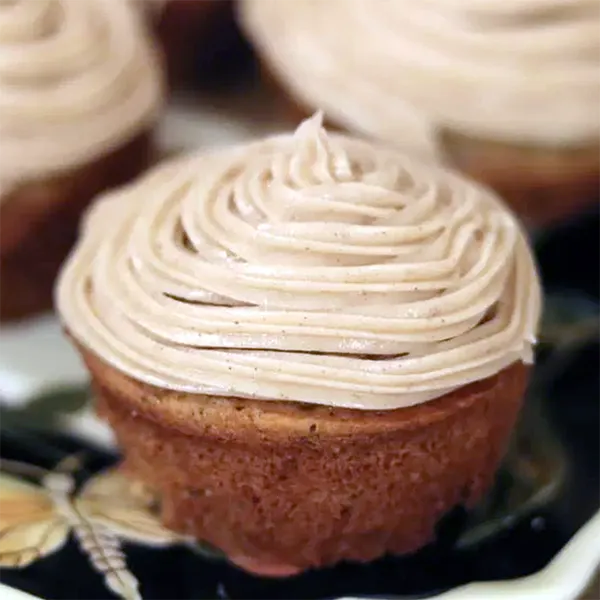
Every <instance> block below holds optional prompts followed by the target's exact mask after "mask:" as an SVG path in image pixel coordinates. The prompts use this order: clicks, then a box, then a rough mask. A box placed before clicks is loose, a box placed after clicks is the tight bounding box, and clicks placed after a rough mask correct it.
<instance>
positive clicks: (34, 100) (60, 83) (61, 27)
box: [0, 0, 162, 197]
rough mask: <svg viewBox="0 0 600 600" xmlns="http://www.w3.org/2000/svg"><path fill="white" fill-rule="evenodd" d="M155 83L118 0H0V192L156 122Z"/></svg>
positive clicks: (145, 50) (142, 40)
mask: <svg viewBox="0 0 600 600" xmlns="http://www.w3.org/2000/svg"><path fill="white" fill-rule="evenodd" d="M161 87H162V84H161V75H160V69H159V65H158V60H157V56H156V55H155V52H154V51H153V50H152V48H151V45H150V43H149V41H148V39H147V37H146V32H145V31H144V29H143V25H142V23H141V18H140V16H139V15H138V14H137V11H135V10H133V9H132V7H131V6H130V4H129V3H128V2H126V1H125V0H81V1H79V0H10V1H5V0H0V156H2V160H1V161H0V192H6V191H7V188H10V187H11V186H13V185H15V184H17V183H18V182H20V181H22V180H26V179H31V178H37V177H44V176H47V175H49V174H52V173H54V172H60V171H62V170H65V169H69V168H71V167H75V166H79V165H81V164H85V163H86V162H88V161H91V160H93V159H95V158H96V157H98V156H101V155H102V154H104V153H106V152H109V151H110V150H112V149H113V148H114V147H115V145H117V144H120V143H123V142H126V141H128V140H129V139H130V138H132V137H134V136H135V135H136V134H138V133H139V132H140V131H142V130H143V129H144V128H145V127H147V126H149V125H150V124H151V123H152V121H153V120H154V119H155V117H156V112H157V109H158V108H159V105H160V103H161V100H162V90H161ZM1 196H2V194H1V193H0V197H1Z"/></svg>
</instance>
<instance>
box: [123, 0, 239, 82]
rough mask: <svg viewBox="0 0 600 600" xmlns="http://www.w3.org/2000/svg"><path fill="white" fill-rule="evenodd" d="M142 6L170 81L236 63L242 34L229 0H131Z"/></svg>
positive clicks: (190, 79)
mask: <svg viewBox="0 0 600 600" xmlns="http://www.w3.org/2000/svg"><path fill="white" fill-rule="evenodd" d="M130 1H131V2H134V3H135V4H137V5H139V6H140V7H142V8H143V9H145V11H146V14H147V15H148V16H149V18H150V19H151V21H152V22H153V23H154V27H155V31H156V33H157V36H158V39H159V40H160V43H161V46H162V49H163V51H164V55H165V59H166V65H167V72H168V75H169V79H170V81H171V82H172V83H173V84H175V85H177V84H181V83H184V84H185V83H190V82H193V81H194V80H195V79H197V78H198V77H207V76H210V78H211V79H212V78H213V76H214V75H215V74H216V73H218V72H219V71H223V70H224V71H228V70H230V69H232V68H233V66H235V63H236V62H237V58H238V57H239V55H240V54H241V55H244V54H245V53H246V52H245V48H244V50H242V49H241V47H242V44H241V39H242V38H241V36H240V35H239V31H238V29H237V26H236V23H235V20H234V18H233V9H232V6H233V2H232V0H130Z"/></svg>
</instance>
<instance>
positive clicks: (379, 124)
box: [240, 0, 600, 225]
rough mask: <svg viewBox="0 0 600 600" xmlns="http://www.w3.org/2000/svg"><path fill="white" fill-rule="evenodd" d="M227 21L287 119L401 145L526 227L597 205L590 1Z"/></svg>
mask: <svg viewBox="0 0 600 600" xmlns="http://www.w3.org/2000/svg"><path fill="white" fill-rule="evenodd" d="M240 18H241V23H242V25H243V27H244V29H245V31H246V32H247V34H248V36H249V38H250V39H251V41H252V42H253V43H254V46H255V47H256V49H257V52H258V55H259V57H260V60H261V61H262V62H263V63H264V65H265V70H266V71H268V73H269V76H270V77H272V78H273V79H274V80H275V81H276V82H277V84H278V85H279V86H280V87H281V88H282V89H283V90H284V92H285V94H286V95H287V97H288V98H289V99H291V101H292V102H294V103H295V104H296V105H299V107H300V110H301V112H306V111H308V112H309V113H310V112H311V111H312V110H314V108H315V107H318V108H323V109H325V111H326V114H327V116H328V118H329V119H331V120H332V121H333V122H335V123H336V124H339V125H342V126H343V127H345V128H347V129H350V130H353V131H361V132H364V133H367V134H369V135H372V136H375V137H377V138H381V139H384V140H387V141H390V142H394V143H399V142H400V143H402V144H403V145H404V146H406V142H405V140H406V139H407V138H408V139H409V140H410V141H411V144H412V145H413V146H414V147H415V149H418V150H425V151H427V150H428V151H429V152H430V153H431V154H432V155H438V156H440V157H442V158H444V159H445V160H447V161H448V162H450V163H451V164H453V165H454V166H456V167H458V168H459V169H461V170H462V171H464V172H466V173H467V174H469V175H471V176H473V177H474V178H476V179H479V180H480V181H483V182H485V183H487V184H489V185H490V186H492V187H493V188H495V189H496V190H497V191H498V192H499V193H500V194H501V195H502V197H504V198H505V199H506V200H507V201H508V202H509V203H510V204H511V205H512V206H513V207H514V208H515V209H516V210H517V211H518V212H519V213H520V214H521V215H522V216H523V217H524V218H525V219H526V220H527V222H528V223H530V224H533V225H544V224H548V223H550V222H552V221H555V220H557V219H560V218H561V217H563V216H566V215H569V214H571V213H573V212H576V211H577V210H578V209H579V208H581V207H582V206H584V205H586V204H589V203H592V202H597V201H598V195H599V188H600V183H599V182H600V150H599V143H600V142H599V140H600V110H599V108H598V107H599V106H600V61H599V58H598V57H599V56H600V35H599V33H598V23H599V19H600V13H599V8H598V3H597V1H596V0H568V1H567V0H543V1H541V2H532V1H531V0H509V1H506V2H489V1H487V0H468V1H466V2H465V1H462V0H461V1H458V0H423V1H421V2H412V1H409V0H393V1H386V0H327V1H326V2H320V1H314V0H295V1H294V2H280V1H279V0H241V3H240ZM363 40H364V43H363Z"/></svg>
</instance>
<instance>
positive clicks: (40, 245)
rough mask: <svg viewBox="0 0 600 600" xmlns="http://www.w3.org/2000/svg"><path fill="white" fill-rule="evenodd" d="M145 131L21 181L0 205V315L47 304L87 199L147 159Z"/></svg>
mask: <svg viewBox="0 0 600 600" xmlns="http://www.w3.org/2000/svg"><path fill="white" fill-rule="evenodd" d="M151 138H152V136H151V134H150V133H149V132H144V133H142V134H140V135H138V136H137V137H135V138H134V139H133V140H132V141H130V142H129V143H127V144H126V145H124V146H123V147H121V148H119V149H117V150H115V151H113V152H112V153H110V154H108V155H106V156H104V157H102V158H100V159H98V160H96V161H95V162H93V163H89V164H87V165H85V166H82V167H79V168H78V169H77V170H74V171H72V172H70V173H68V174H64V175H60V176H54V177H52V178H48V179H42V180H38V181H31V182H28V183H24V184H22V185H20V186H19V187H17V188H16V189H15V190H13V191H11V192H10V193H9V195H8V197H7V198H5V199H4V200H3V202H2V204H1V205H0V281H1V286H0V320H2V321H7V320H14V319H19V318H22V317H25V316H27V315H30V314H32V313H37V312H40V311H44V310H48V309H50V308H51V307H52V292H53V286H54V280H55V278H56V274H57V273H58V270H59V268H60V265H61V263H62V261H63V260H64V258H65V257H66V255H67V253H68V252H69V250H70V249H71V247H72V246H73V244H74V242H75V240H76V238H77V233H78V227H79V220H80V218H81V215H82V213H83V211H84V210H85V209H86V207H87V206H88V204H89V203H90V200H92V198H93V197H94V196H95V195H96V194H98V193H100V192H102V191H103V190H105V189H108V188H111V187H115V186H118V185H121V184H123V183H125V182H127V181H129V180H131V179H132V178H134V177H135V176H136V175H138V174H139V173H140V172H141V171H143V170H144V169H145V168H146V167H147V166H148V165H149V164H150V162H151V160H152V143H151Z"/></svg>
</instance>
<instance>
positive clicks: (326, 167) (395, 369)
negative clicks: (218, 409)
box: [57, 115, 540, 409]
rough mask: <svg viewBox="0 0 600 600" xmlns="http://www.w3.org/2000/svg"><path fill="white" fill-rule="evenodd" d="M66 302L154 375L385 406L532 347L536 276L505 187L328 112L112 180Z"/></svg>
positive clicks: (98, 340) (81, 321) (129, 364)
mask: <svg viewBox="0 0 600 600" xmlns="http://www.w3.org/2000/svg"><path fill="white" fill-rule="evenodd" d="M57 305H58V309H59V312H60V314H61V315H62V318H63V320H64V323H65V325H66V327H67V329H68V330H69V331H70V332H71V334H72V335H73V336H74V337H75V338H76V339H77V340H78V341H79V342H80V343H81V344H82V345H83V346H84V347H86V348H88V349H89V350H90V351H92V352H93V353H95V354H96V355H98V356H99V357H100V358H101V359H103V360H104V361H106V362H107V363H109V364H111V365H113V366H114V367H115V368H117V369H118V370H120V371H122V372H124V373H126V374H128V375H130V376H131V377H133V378H135V379H138V380H141V381H144V382H147V383H150V384H153V385H156V386H160V387H161V388H167V389H173V390H183V391H187V392H192V393H202V394H217V395H227V396H240V397H255V398H262V399H268V400H292V401H301V402H309V403H318V404H326V405H335V406H346V407H353V408H358V409H392V408H397V407H403V406H409V405H412V404H417V403H420V402H425V401H427V400H430V399H432V398H436V397H438V396H441V395H443V394H445V393H447V392H448V391H450V390H453V389H455V388H458V387H461V386H464V385H466V384H468V383H469V382H473V381H475V380H481V379H483V378H486V377H489V376H492V375H494V374H495V373H497V372H499V371H500V370H502V369H503V368H505V367H506V366H508V365H510V364H511V363H513V362H515V361H526V362H529V361H531V360H532V344H533V343H534V341H535V333H536V327H537V321H538V317H539V311H540V290H539V284H538V280H537V276H536V270H535V266H534V264H533V261H532V257H531V254H530V251H529V249H528V245H527V242H526V240H525V238H524V236H523V233H522V231H521V229H520V227H519V225H518V224H517V222H516V220H515V218H514V217H513V216H512V215H511V214H510V213H509V212H508V211H507V209H506V208H505V207H504V206H503V205H502V204H501V203H500V201H499V200H497V199H496V197H495V196H493V195H492V194H491V193H489V192H487V191H486V190H483V189H482V188H479V187H477V186H476V185H475V184H471V183H469V182H467V181H466V180H463V179H462V178H460V177H459V176H455V175H453V174H451V173H448V172H446V171H443V170H441V169H436V168H434V167H432V166H428V165H426V164H425V163H424V164H419V163H415V162H411V161H410V160H409V159H407V158H406V157H404V156H403V155H402V154H399V153H398V151H397V150H391V149H388V148H384V147H380V146H375V145H371V144H370V143H368V142H365V141H359V140H356V139H352V138H349V137H344V136H338V135H327V134H326V133H325V131H324V130H323V128H322V126H321V116H320V115H316V116H315V117H313V118H312V119H310V120H308V121H306V122H304V123H303V124H302V125H301V126H300V127H299V128H298V130H297V131H296V132H295V134H293V135H282V136H276V137H273V138H269V139H266V140H264V141H259V142H255V143H252V144H250V145H245V146H241V147H237V148H233V149H230V150H221V151H214V152H213V153H211V154H203V155H197V156H192V157H189V158H186V159H179V160H177V161H176V162H172V163H169V164H166V165H164V166H162V167H160V168H159V169H157V170H155V171H154V172H152V173H151V174H149V175H147V176H146V177H145V178H144V179H143V180H142V181H140V182H139V183H137V184H136V185H133V186H131V187H128V188H126V189H123V190H121V191H119V192H116V193H114V192H113V193H111V194H110V195H108V196H106V197H105V198H104V199H103V200H102V201H100V202H99V203H98V204H97V205H96V206H95V207H94V209H93V210H92V212H91V213H90V214H89V216H88V218H87V220H86V223H85V226H84V230H83V234H82V237H81V239H80V242H79V244H78V246H77V247H76V249H75V250H74V252H73V254H72V255H71V257H70V259H69V260H68V262H67V263H66V265H65V267H64V269H63V271H62V274H61V278H60V281H59V284H58V289H57Z"/></svg>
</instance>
